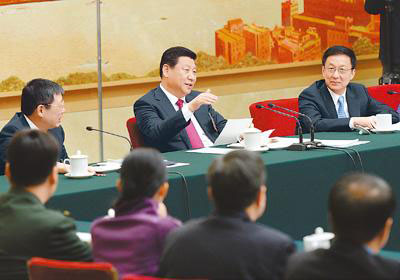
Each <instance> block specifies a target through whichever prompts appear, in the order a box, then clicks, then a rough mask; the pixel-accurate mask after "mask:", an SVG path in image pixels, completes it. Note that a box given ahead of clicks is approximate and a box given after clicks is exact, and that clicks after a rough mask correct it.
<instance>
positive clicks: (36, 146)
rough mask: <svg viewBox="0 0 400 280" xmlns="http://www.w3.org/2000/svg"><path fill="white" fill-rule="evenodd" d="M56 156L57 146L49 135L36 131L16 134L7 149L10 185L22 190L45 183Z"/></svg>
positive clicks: (24, 131)
mask: <svg viewBox="0 0 400 280" xmlns="http://www.w3.org/2000/svg"><path fill="white" fill-rule="evenodd" d="M58 156H59V144H58V143H57V140H56V139H55V138H54V137H53V136H52V135H51V134H48V133H46V132H42V131H40V130H37V129H33V130H22V131H20V132H18V133H16V134H15V135H14V137H13V138H12V140H11V142H10V145H9V146H8V149H7V161H8V163H9V164H10V173H11V178H10V180H11V182H12V184H13V185H14V186H15V187H18V188H24V187H27V186H33V185H38V184H41V183H43V182H45V181H46V179H47V177H48V176H49V175H50V173H51V172H52V170H53V168H54V166H55V165H56V164H57V160H58Z"/></svg>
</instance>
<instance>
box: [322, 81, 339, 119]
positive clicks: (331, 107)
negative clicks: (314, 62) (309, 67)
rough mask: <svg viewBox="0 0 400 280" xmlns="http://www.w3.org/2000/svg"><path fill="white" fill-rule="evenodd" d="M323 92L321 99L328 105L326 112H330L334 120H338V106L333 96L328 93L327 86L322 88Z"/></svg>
mask: <svg viewBox="0 0 400 280" xmlns="http://www.w3.org/2000/svg"><path fill="white" fill-rule="evenodd" d="M320 92H321V97H322V99H323V101H324V103H325V105H326V110H327V111H328V113H329V115H330V116H331V117H332V118H337V117H338V115H337V111H336V106H335V103H334V102H333V99H332V96H331V94H330V93H329V91H328V88H327V87H326V84H325V83H324V85H323V86H322V87H321V89H320Z"/></svg>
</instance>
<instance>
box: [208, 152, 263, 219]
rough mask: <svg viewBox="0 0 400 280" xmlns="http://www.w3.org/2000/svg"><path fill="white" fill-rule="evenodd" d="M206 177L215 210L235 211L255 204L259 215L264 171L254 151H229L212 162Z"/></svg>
mask: <svg viewBox="0 0 400 280" xmlns="http://www.w3.org/2000/svg"><path fill="white" fill-rule="evenodd" d="M207 176H208V184H209V188H210V189H209V191H210V194H211V196H212V199H213V200H214V203H215V206H216V209H217V211H218V212H219V213H222V214H224V213H226V214H229V213H237V212H241V211H245V210H246V209H248V208H249V207H251V206H253V205H255V206H257V211H256V212H257V215H255V217H256V218H258V217H259V216H261V215H262V213H263V212H264V210H265V200H266V196H265V193H266V187H265V180H266V173H265V167H264V163H263V161H262V159H261V158H260V156H259V155H258V154H256V153H254V152H250V151H246V150H240V151H233V152H230V153H228V154H226V155H225V156H224V157H222V158H217V159H215V160H214V161H213V162H212V164H211V166H210V167H209V169H208V175H207ZM250 218H251V217H250ZM253 218H254V217H253ZM253 220H254V219H253Z"/></svg>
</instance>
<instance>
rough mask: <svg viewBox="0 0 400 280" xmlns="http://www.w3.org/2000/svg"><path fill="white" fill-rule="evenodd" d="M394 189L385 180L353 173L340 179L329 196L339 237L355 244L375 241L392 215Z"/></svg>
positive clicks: (335, 229) (330, 208)
mask: <svg viewBox="0 0 400 280" xmlns="http://www.w3.org/2000/svg"><path fill="white" fill-rule="evenodd" d="M395 206H396V201H395V197H394V195H393V192H392V189H391V187H390V186H389V185H388V183H386V182H385V181H384V180H383V179H381V178H379V177H377V176H373V175H368V174H363V173H354V174H350V175H346V176H344V177H342V178H341V179H339V181H338V182H336V184H335V185H334V186H333V188H332V190H331V193H330V195H329V214H330V218H331V223H332V226H333V231H334V232H335V234H336V235H337V237H339V238H342V239H346V240H349V241H352V242H355V243H365V242H368V241H370V240H372V239H373V238H374V237H375V236H376V235H377V234H378V233H379V232H380V231H381V230H382V229H383V227H384V225H385V222H386V220H387V219H388V218H390V217H392V216H393V213H394V209H395Z"/></svg>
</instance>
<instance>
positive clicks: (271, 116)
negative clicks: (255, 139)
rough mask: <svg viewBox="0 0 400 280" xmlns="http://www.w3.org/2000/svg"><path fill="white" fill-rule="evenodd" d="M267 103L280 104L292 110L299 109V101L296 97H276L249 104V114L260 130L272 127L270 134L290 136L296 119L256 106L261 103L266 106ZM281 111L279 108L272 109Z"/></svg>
mask: <svg viewBox="0 0 400 280" xmlns="http://www.w3.org/2000/svg"><path fill="white" fill-rule="evenodd" d="M268 103H273V104H275V105H278V106H282V107H285V108H288V109H291V110H294V111H298V110H299V102H298V99H297V98H288V99H278V100H265V101H260V102H256V103H253V104H251V105H250V107H249V110H250V115H251V117H252V118H253V124H254V127H256V128H258V129H260V130H261V131H265V130H269V129H272V128H274V129H275V131H274V132H273V133H272V135H271V136H290V135H294V134H295V129H296V121H295V120H294V119H292V118H288V117H285V116H282V115H279V114H277V113H274V112H271V111H269V110H266V109H258V108H256V105H257V104H261V105H263V106H265V107H268ZM274 110H278V111H282V112H284V113H287V112H285V111H283V110H280V109H274Z"/></svg>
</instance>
